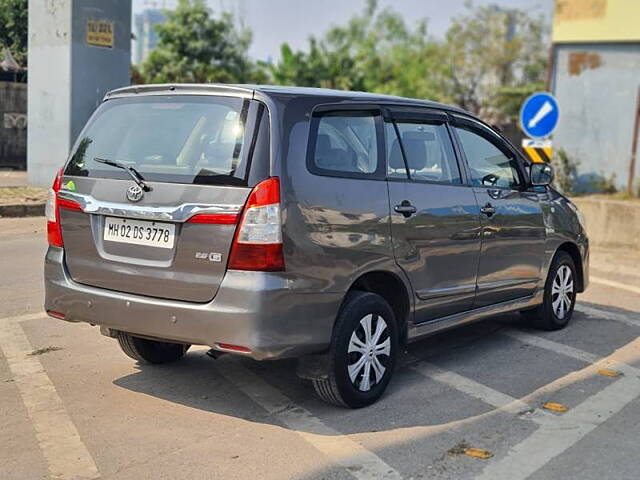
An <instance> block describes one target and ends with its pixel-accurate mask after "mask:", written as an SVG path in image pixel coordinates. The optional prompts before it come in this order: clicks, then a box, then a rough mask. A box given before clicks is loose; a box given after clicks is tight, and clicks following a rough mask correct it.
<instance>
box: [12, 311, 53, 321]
mask: <svg viewBox="0 0 640 480" xmlns="http://www.w3.org/2000/svg"><path fill="white" fill-rule="evenodd" d="M39 318H48V317H47V314H46V313H45V312H38V313H27V314H24V315H16V316H14V317H2V318H0V323H4V322H13V323H21V322H28V321H29V320H37V319H39Z"/></svg>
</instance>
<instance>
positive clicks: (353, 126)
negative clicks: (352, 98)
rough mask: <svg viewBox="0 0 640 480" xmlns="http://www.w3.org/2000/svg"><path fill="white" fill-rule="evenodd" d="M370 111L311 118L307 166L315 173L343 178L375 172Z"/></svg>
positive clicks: (373, 125) (375, 141)
mask: <svg viewBox="0 0 640 480" xmlns="http://www.w3.org/2000/svg"><path fill="white" fill-rule="evenodd" d="M376 116H377V114H376V113H374V112H355V111H342V112H330V113H325V114H323V115H321V116H318V117H314V121H313V122H312V130H311V145H310V148H311V152H310V157H309V167H310V169H311V170H312V171H314V172H315V173H320V174H322V173H327V174H340V173H344V174H347V176H353V175H356V176H360V175H365V176H366V175H373V174H375V173H376V172H377V171H378V134H377V129H376Z"/></svg>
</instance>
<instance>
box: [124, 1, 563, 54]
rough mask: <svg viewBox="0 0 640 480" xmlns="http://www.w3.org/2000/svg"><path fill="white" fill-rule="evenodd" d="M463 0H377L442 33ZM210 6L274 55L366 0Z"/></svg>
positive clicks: (542, 6) (537, 8)
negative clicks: (238, 21) (240, 22)
mask: <svg viewBox="0 0 640 480" xmlns="http://www.w3.org/2000/svg"><path fill="white" fill-rule="evenodd" d="M465 2H466V0H379V4H380V7H387V6H391V7H392V8H393V9H394V10H396V11H398V12H400V13H401V14H402V15H403V16H404V17H405V19H406V20H407V22H409V23H412V22H415V21H417V20H418V19H421V18H424V17H426V18H428V19H429V22H428V29H429V32H430V33H431V34H432V35H434V36H435V37H437V38H442V37H443V36H444V33H445V32H446V30H447V28H448V27H449V24H450V21H451V19H452V18H453V17H455V16H457V15H460V14H462V13H464V11H465ZM175 3H176V2H175V0H133V13H134V14H135V13H139V12H140V11H142V10H143V9H144V8H153V7H154V6H156V7H159V8H161V7H162V6H163V5H164V6H166V7H168V8H169V7H171V6H173V5H175ZM207 3H208V4H209V6H210V7H211V8H212V9H213V10H214V12H215V11H220V10H221V9H223V10H227V11H233V12H235V13H236V14H238V15H239V16H240V17H241V18H243V19H244V22H245V24H246V26H248V27H249V28H250V29H251V30H252V31H253V42H252V45H251V48H250V49H249V54H250V55H251V57H253V58H254V59H260V60H267V59H269V58H272V59H277V58H278V57H279V51H280V45H281V44H282V43H284V42H288V43H289V44H290V45H291V46H292V47H293V48H294V49H301V50H302V49H306V47H307V39H308V38H309V36H310V35H315V36H322V34H323V33H324V32H325V31H326V30H327V29H329V28H330V27H331V26H332V25H338V24H344V23H345V22H346V21H347V19H348V18H349V17H351V16H352V15H354V14H356V13H360V12H362V10H363V9H364V6H365V3H366V2H365V0H207ZM473 4H474V5H485V4H494V5H499V6H503V7H517V8H524V9H527V10H529V11H531V13H533V14H543V15H545V16H547V17H548V18H549V19H551V15H552V10H553V4H554V0H475V1H474V2H473Z"/></svg>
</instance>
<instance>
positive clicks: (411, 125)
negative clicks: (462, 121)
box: [386, 121, 462, 184]
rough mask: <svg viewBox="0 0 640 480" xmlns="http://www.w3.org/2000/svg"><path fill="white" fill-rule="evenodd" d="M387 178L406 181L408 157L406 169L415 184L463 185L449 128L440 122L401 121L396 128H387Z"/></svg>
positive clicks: (388, 124) (390, 125)
mask: <svg viewBox="0 0 640 480" xmlns="http://www.w3.org/2000/svg"><path fill="white" fill-rule="evenodd" d="M386 125H387V126H386V132H387V144H388V145H387V149H388V152H387V158H388V159H389V160H388V162H387V164H388V168H387V170H388V171H387V174H388V176H389V177H392V178H393V177H396V178H398V177H404V178H406V176H407V172H406V169H405V165H404V162H403V158H402V150H401V148H400V146H402V149H404V154H405V157H406V168H408V170H409V172H408V173H409V177H410V178H411V179H412V180H427V181H430V182H440V183H455V184H461V183H462V178H461V176H460V169H459V168H458V163H457V162H456V157H455V154H454V152H453V146H452V145H451V139H450V138H449V132H448V131H447V127H446V126H445V125H444V124H443V123H440V122H435V123H434V122H414V121H411V122H410V121H401V122H397V123H396V126H397V127H398V131H399V133H400V139H398V137H397V135H396V133H395V129H394V128H393V125H392V124H390V123H387V124H386Z"/></svg>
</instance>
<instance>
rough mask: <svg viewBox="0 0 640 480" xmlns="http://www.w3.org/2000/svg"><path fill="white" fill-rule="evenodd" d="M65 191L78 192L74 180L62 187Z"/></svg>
mask: <svg viewBox="0 0 640 480" xmlns="http://www.w3.org/2000/svg"><path fill="white" fill-rule="evenodd" d="M62 189H63V190H69V191H70V192H75V191H76V184H75V182H74V181H73V180H69V181H68V182H67V183H65V184H64V185H62Z"/></svg>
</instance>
